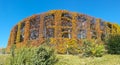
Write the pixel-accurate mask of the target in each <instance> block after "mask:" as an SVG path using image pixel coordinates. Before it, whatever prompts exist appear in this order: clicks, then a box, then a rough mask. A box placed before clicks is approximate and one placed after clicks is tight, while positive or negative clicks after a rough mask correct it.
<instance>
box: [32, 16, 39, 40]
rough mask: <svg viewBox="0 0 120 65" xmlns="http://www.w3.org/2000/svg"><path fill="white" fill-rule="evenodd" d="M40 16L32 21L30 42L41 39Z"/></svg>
mask: <svg viewBox="0 0 120 65" xmlns="http://www.w3.org/2000/svg"><path fill="white" fill-rule="evenodd" d="M39 28H40V16H39V15H38V16H36V17H35V18H34V19H31V20H30V40H34V39H38V38H39Z"/></svg>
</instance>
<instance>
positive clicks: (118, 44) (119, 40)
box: [106, 34, 120, 54]
mask: <svg viewBox="0 0 120 65" xmlns="http://www.w3.org/2000/svg"><path fill="white" fill-rule="evenodd" d="M106 46H107V50H108V53H110V54H120V35H119V34H114V35H113V34H111V35H109V38H108V39H107V41H106Z"/></svg>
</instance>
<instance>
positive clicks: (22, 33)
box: [20, 22, 25, 42]
mask: <svg viewBox="0 0 120 65" xmlns="http://www.w3.org/2000/svg"><path fill="white" fill-rule="evenodd" d="M20 32H21V34H20V42H22V41H23V40H24V32H25V22H23V23H21V29H20Z"/></svg>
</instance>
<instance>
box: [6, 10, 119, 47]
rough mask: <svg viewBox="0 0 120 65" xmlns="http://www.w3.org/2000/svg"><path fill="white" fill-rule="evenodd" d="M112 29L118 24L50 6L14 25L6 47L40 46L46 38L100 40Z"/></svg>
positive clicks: (112, 30) (116, 28)
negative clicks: (47, 10) (54, 8)
mask: <svg viewBox="0 0 120 65" xmlns="http://www.w3.org/2000/svg"><path fill="white" fill-rule="evenodd" d="M112 33H120V27H119V26H118V25H117V24H112V23H109V22H106V21H103V20H102V19H99V18H94V17H91V16H88V15H85V14H79V13H76V12H69V11H66V10H52V11H49V12H46V13H42V14H37V15H33V16H30V17H28V18H26V19H24V20H22V21H21V22H19V23H18V24H17V25H15V26H14V27H13V29H12V30H11V33H10V37H9V41H8V46H7V49H9V48H11V46H12V45H13V44H15V45H16V47H22V46H24V45H26V44H28V45H29V43H30V45H33V46H39V45H40V44H41V43H42V42H44V41H45V40H46V39H50V38H53V39H63V40H64V39H66V38H67V39H77V40H83V39H88V40H90V39H97V40H101V41H103V40H104V38H105V37H107V36H108V35H109V34H112Z"/></svg>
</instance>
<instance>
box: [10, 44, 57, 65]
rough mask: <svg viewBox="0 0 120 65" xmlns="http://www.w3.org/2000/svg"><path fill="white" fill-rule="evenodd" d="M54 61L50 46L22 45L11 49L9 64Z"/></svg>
mask: <svg viewBox="0 0 120 65" xmlns="http://www.w3.org/2000/svg"><path fill="white" fill-rule="evenodd" d="M56 61H57V59H56V58H55V54H54V50H53V49H51V48H48V47H44V46H40V47H38V48H33V47H29V48H28V47H23V48H20V49H18V50H13V51H12V55H11V59H10V64H9V65H53V64H54V63H55V62H56Z"/></svg>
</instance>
